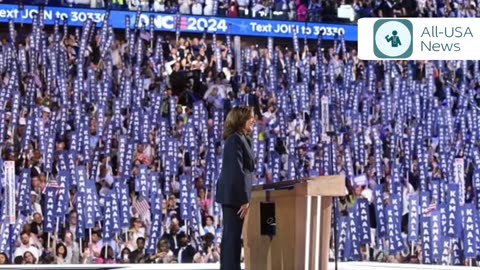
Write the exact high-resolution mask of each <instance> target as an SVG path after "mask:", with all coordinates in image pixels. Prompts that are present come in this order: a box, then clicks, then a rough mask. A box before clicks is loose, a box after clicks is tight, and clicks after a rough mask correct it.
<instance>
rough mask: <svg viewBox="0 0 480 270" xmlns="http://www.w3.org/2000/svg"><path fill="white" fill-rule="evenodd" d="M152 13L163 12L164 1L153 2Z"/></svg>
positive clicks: (156, 0)
mask: <svg viewBox="0 0 480 270" xmlns="http://www.w3.org/2000/svg"><path fill="white" fill-rule="evenodd" d="M153 11H155V12H165V0H155V2H153Z"/></svg>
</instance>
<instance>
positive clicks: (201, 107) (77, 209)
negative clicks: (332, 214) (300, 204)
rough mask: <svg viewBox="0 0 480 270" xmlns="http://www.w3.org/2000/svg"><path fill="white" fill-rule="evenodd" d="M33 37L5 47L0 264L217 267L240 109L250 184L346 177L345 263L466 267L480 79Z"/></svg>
mask: <svg viewBox="0 0 480 270" xmlns="http://www.w3.org/2000/svg"><path fill="white" fill-rule="evenodd" d="M385 14H386V13H385ZM42 25H43V24H42V21H41V19H37V20H36V21H35V22H34V24H33V27H32V31H30V32H29V33H25V31H17V32H15V30H14V26H13V24H10V27H9V34H8V35H7V36H6V37H5V38H4V39H3V40H2V44H1V52H0V74H1V76H2V77H1V79H2V80H1V85H0V87H1V92H2V95H0V103H1V104H2V107H1V108H0V125H1V126H2V127H3V129H2V130H1V132H0V142H1V147H0V149H1V158H2V159H1V160H2V162H3V161H14V162H15V173H16V178H15V182H16V185H17V188H16V197H15V198H16V199H15V202H14V207H15V209H16V222H15V224H12V225H13V228H14V229H13V230H10V229H9V224H8V223H7V220H8V219H7V214H8V209H7V206H8V205H9V203H10V204H11V203H12V202H7V201H8V196H7V195H8V194H7V191H8V186H7V185H6V180H5V179H4V181H2V193H1V194H2V200H1V203H0V206H1V208H2V218H1V221H2V223H1V227H0V252H1V253H0V263H11V264H51V263H56V264H78V263H99V264H110V263H209V262H218V261H219V256H220V252H221V249H220V242H219V239H221V233H222V231H221V227H222V220H221V211H219V208H218V205H216V204H215V203H214V202H213V201H212V198H213V196H212V194H214V193H215V180H216V178H217V177H218V172H219V169H220V167H221V156H222V153H221V151H222V140H221V134H222V124H223V120H224V118H225V116H226V114H227V113H228V111H229V110H230V109H231V108H232V107H234V106H237V105H248V106H252V107H254V109H255V114H256V118H257V124H256V128H255V130H254V133H253V135H252V141H253V146H254V149H255V153H256V158H257V175H256V180H255V182H256V183H255V184H262V183H272V182H279V181H283V180H287V179H300V178H304V177H309V176H317V175H328V174H344V175H346V179H347V181H346V195H345V197H342V198H340V199H339V208H338V211H339V213H338V215H337V216H338V219H337V223H338V227H339V229H338V231H339V236H340V237H339V240H338V244H339V247H340V248H339V250H340V251H339V253H340V254H339V255H340V259H341V260H376V261H387V262H402V263H426V264H429V263H434V264H436V263H438V264H440V263H442V264H455V265H464V264H466V259H471V260H473V262H470V263H472V264H475V263H476V262H475V259H476V258H477V254H480V252H479V251H480V230H479V229H480V228H477V227H478V226H474V227H475V230H474V233H473V239H470V238H468V239H467V238H466V237H467V236H466V233H465V232H466V231H467V229H468V228H467V226H465V224H466V222H467V221H465V222H462V221H463V220H464V219H462V218H464V217H466V216H467V214H466V213H467V212H468V211H466V210H465V209H470V208H468V207H472V205H474V207H473V208H474V209H476V208H477V206H478V205H479V203H478V202H479V197H480V196H479V194H480V171H479V169H478V168H479V167H478V166H479V165H480V164H479V162H480V155H479V150H480V149H479V148H478V144H477V140H478V139H479V136H480V134H479V132H478V130H479V129H478V124H477V123H478V117H479V116H478V111H479V107H478V106H480V104H479V102H480V96H478V95H479V94H480V93H479V89H480V86H479V84H478V78H479V75H480V70H479V63H478V61H394V62H393V61H362V60H360V59H358V57H357V54H356V50H355V49H348V48H347V46H346V45H345V42H344V41H343V39H342V38H341V37H338V38H337V39H336V40H335V42H334V44H333V46H332V48H325V50H324V49H323V45H322V44H321V43H320V44H319V45H318V46H317V47H314V46H313V47H312V46H310V47H309V46H301V45H300V43H301V42H300V41H299V40H298V38H297V37H295V36H294V38H293V40H292V45H293V46H292V48H293V49H285V48H281V47H280V46H275V44H274V41H273V40H272V39H269V40H268V45H267V46H265V47H263V46H253V45H252V46H247V47H243V48H241V50H239V48H238V47H235V45H234V43H233V42H232V37H225V36H222V37H220V36H218V37H217V36H215V35H211V34H203V36H198V37H193V38H186V37H182V36H181V35H180V36H177V37H167V36H164V37H160V34H159V33H155V35H151V33H149V32H148V30H142V31H141V30H138V29H137V30H133V29H132V30H130V31H126V32H125V33H120V32H116V33H115V32H113V30H112V29H109V28H108V27H102V28H98V29H95V27H94V26H92V25H91V24H90V25H89V23H88V22H87V23H86V25H85V27H83V28H82V29H79V28H77V29H63V31H62V29H60V27H58V26H55V27H53V28H43V26H42ZM322 97H328V100H329V103H328V104H329V105H328V108H329V109H328V110H329V111H330V113H329V115H330V118H329V120H328V122H329V125H330V126H331V128H333V129H335V130H336V131H337V136H336V137H335V139H334V140H333V144H331V140H330V139H328V138H325V136H322V135H324V133H325V131H326V130H325V129H326V127H327V125H326V123H325V122H322V115H323V113H324V111H323V109H324V108H323V107H322V106H323V105H322V102H321V100H322ZM323 120H325V119H323ZM325 121H327V120H325ZM330 147H333V153H334V155H333V156H331V155H330V154H329V153H330V151H329V149H330ZM457 163H460V164H462V165H461V166H460V167H461V169H460V170H458V169H457V166H455V167H454V164H457ZM1 167H3V166H1ZM3 175H4V176H5V177H6V172H5V171H3ZM459 179H460V180H459ZM450 188H451V189H452V190H453V189H455V188H457V189H458V191H459V192H458V194H457V195H456V196H457V197H456V198H455V199H456V200H457V201H458V202H459V204H458V208H459V209H460V208H461V209H462V211H461V212H460V211H459V212H455V215H454V216H453V218H454V219H455V220H456V222H458V223H459V225H458V226H457V227H455V229H454V230H453V232H452V233H450V231H449V230H447V228H449V226H451V225H449V224H442V226H441V227H442V229H440V231H441V232H440V235H441V236H442V237H441V240H438V239H437V240H435V241H436V242H435V243H436V244H437V248H438V250H437V253H440V255H438V254H436V253H434V252H433V251H432V250H430V253H428V252H426V251H425V250H426V248H425V243H426V242H425V241H432V242H433V241H434V240H432V239H433V238H432V237H430V235H431V234H432V233H434V230H433V226H431V225H429V224H433V223H434V221H435V217H438V216H439V215H446V214H448V213H450V212H451V211H453V210H452V206H450V203H451V202H450V200H449V198H450V195H451V194H449V190H450ZM52 190H53V191H54V192H51V191H52ZM452 196H453V195H452ZM411 198H417V200H416V201H415V200H412V199H411ZM359 202H366V205H368V222H367V223H368V224H367V225H366V227H368V228H367V229H368V230H363V229H365V228H363V227H362V226H363V223H362V222H355V221H356V220H357V219H358V218H359V216H361V215H360V214H359V213H360V212H361V211H359V208H360V207H361V206H360V205H361V204H360V203H359ZM417 204H418V208H416V206H417ZM160 206H161V207H160ZM52 209H54V210H55V209H58V210H59V211H58V213H57V212H53V210H52ZM390 209H396V210H395V211H389V210H390ZM475 211H476V210H475ZM387 212H392V213H389V214H387ZM412 213H414V214H412ZM475 213H476V212H475ZM414 216H415V217H416V218H419V220H417V222H418V223H420V225H418V224H417V227H415V226H411V225H412V220H414V218H413V217H414ZM390 218H391V219H390ZM391 220H394V221H397V220H398V225H396V226H393V227H392V228H390V227H389V226H387V225H388V224H387V223H389V222H390V223H392V222H391ZM441 220H442V222H443V220H445V222H446V221H448V220H450V216H448V217H445V218H443V216H442V218H441ZM465 220H467V219H466V218H465ZM424 221H425V222H426V221H428V222H427V223H425V222H424ZM296 222H302V221H296ZM390 223H389V224H390ZM396 223H397V222H396ZM447 223H448V222H447ZM452 223H455V221H452ZM477 223H478V222H477ZM425 224H426V225H425ZM387 227H388V228H387ZM437 229H438V228H437ZM382 231H384V233H382ZM392 232H393V233H395V235H397V236H401V237H400V239H399V240H398V241H396V239H390V238H389V234H390V233H392ZM413 232H415V233H416V234H417V235H420V237H417V238H415V237H413V236H412V235H414V234H413ZM437 233H438V232H437ZM477 238H479V239H477ZM358 239H362V241H359V240H358ZM427 239H428V240H427ZM10 240H13V241H11V242H10ZM467 240H469V241H467ZM470 240H471V242H474V243H476V244H475V245H476V246H475V247H474V248H473V249H474V251H473V252H467V246H468V245H467V242H468V243H470ZM393 242H398V243H402V244H398V245H396V246H390V245H391V244H392V243H393ZM432 242H427V243H429V245H431V244H432ZM440 247H442V248H440ZM333 250H334V249H333V242H332V255H331V257H332V258H333V257H334V255H333Z"/></svg>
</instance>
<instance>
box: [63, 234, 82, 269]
mask: <svg viewBox="0 0 480 270" xmlns="http://www.w3.org/2000/svg"><path fill="white" fill-rule="evenodd" d="M64 243H65V247H66V249H67V251H66V257H65V262H66V263H67V264H78V263H79V262H80V248H79V246H78V243H77V242H74V241H73V234H72V233H71V232H67V233H65V238H64Z"/></svg>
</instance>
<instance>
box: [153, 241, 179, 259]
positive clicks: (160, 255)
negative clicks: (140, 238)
mask: <svg viewBox="0 0 480 270" xmlns="http://www.w3.org/2000/svg"><path fill="white" fill-rule="evenodd" d="M174 258H175V255H174V254H173V251H172V250H170V243H169V242H168V240H166V239H162V240H160V241H159V242H158V245H157V253H156V254H154V255H152V256H150V258H149V261H153V262H155V263H171V261H172V260H173V259H174Z"/></svg>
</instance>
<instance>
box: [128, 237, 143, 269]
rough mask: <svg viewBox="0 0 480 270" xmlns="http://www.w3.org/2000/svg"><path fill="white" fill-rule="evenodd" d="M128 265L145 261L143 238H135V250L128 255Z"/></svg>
mask: <svg viewBox="0 0 480 270" xmlns="http://www.w3.org/2000/svg"><path fill="white" fill-rule="evenodd" d="M129 258H130V263H141V262H142V261H144V259H145V238H143V237H138V238H137V248H136V249H135V250H134V251H132V252H131V253H130V255H129Z"/></svg>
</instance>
